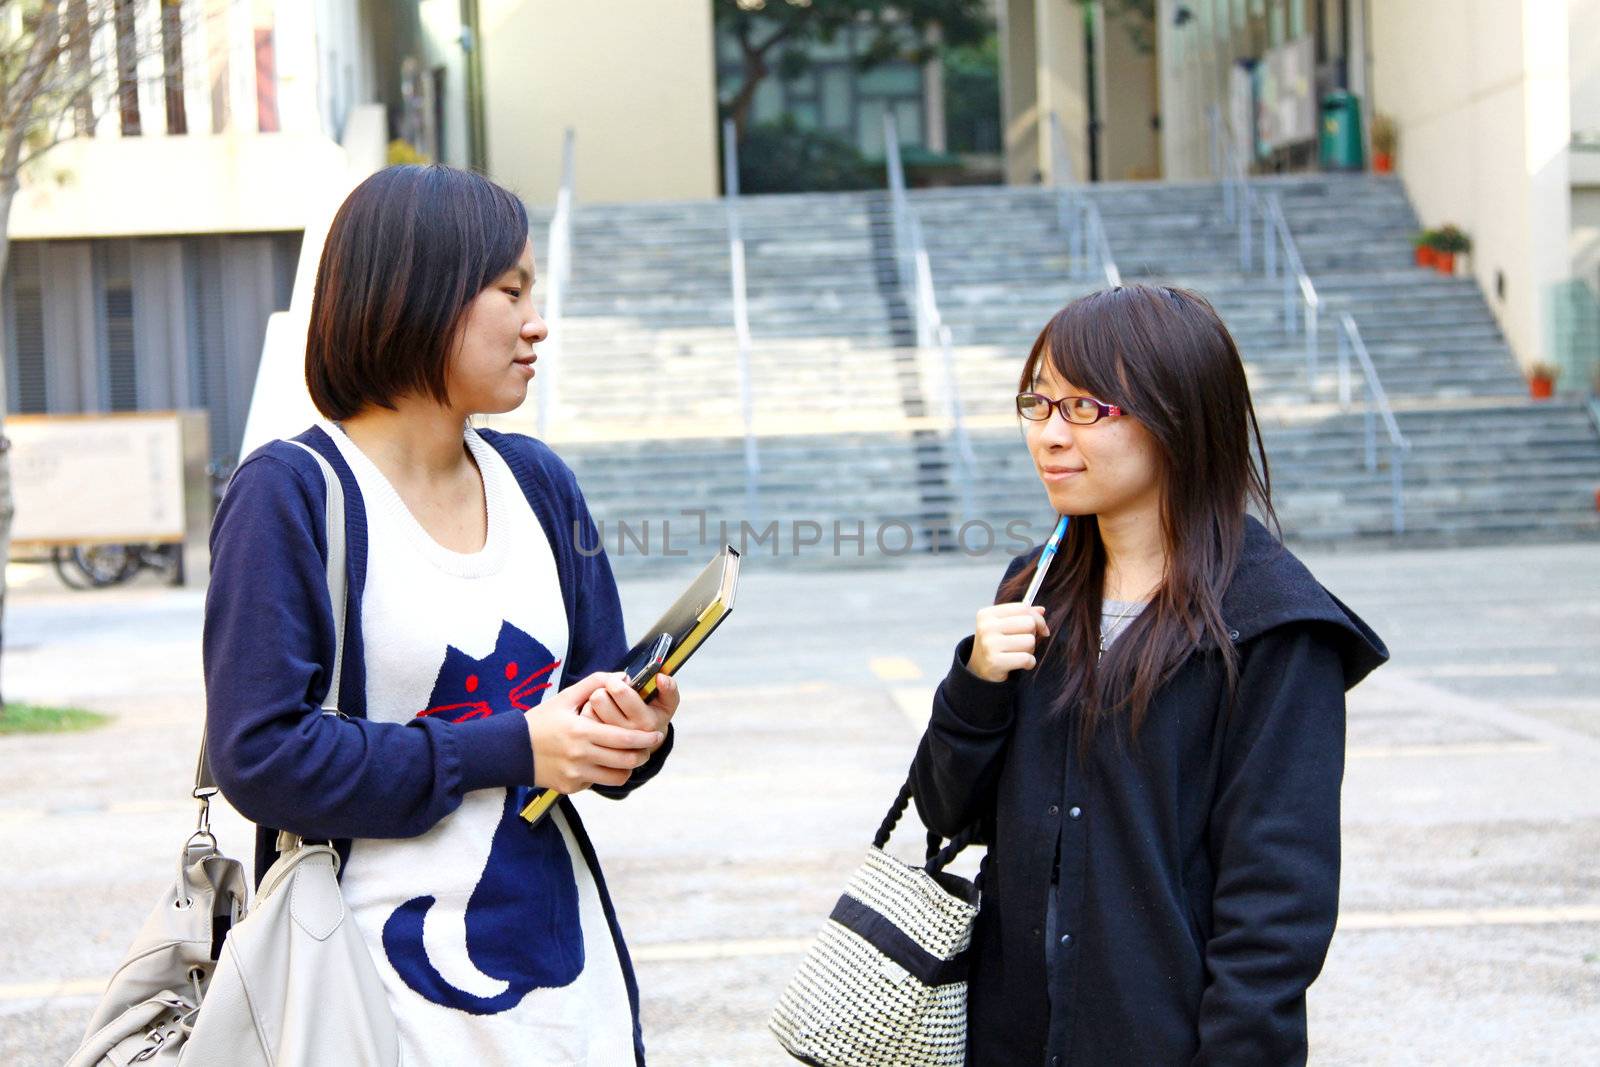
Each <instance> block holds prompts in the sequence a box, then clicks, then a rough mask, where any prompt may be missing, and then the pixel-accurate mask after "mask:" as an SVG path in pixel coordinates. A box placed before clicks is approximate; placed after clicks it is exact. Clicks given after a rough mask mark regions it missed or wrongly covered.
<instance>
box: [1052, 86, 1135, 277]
mask: <svg viewBox="0 0 1600 1067" xmlns="http://www.w3.org/2000/svg"><path fill="white" fill-rule="evenodd" d="M1049 127H1050V186H1051V188H1053V189H1054V190H1055V191H1056V223H1057V225H1059V226H1060V227H1061V229H1063V230H1065V231H1066V234H1067V259H1068V263H1069V264H1070V266H1069V271H1070V272H1071V274H1072V275H1073V276H1074V277H1078V276H1079V265H1080V264H1082V265H1083V268H1084V273H1088V274H1095V273H1098V274H1100V275H1102V276H1103V277H1104V278H1105V280H1106V285H1107V286H1109V287H1111V288H1113V289H1115V288H1116V287H1117V286H1119V285H1121V284H1122V272H1121V271H1120V270H1118V269H1117V263H1116V260H1115V259H1114V258H1113V257H1112V255H1111V242H1110V241H1109V240H1107V239H1106V227H1105V222H1104V221H1103V220H1102V219H1101V217H1100V208H1099V207H1098V206H1097V205H1096V204H1095V203H1094V201H1093V200H1090V199H1089V198H1088V197H1087V196H1084V195H1082V193H1081V192H1080V191H1079V188H1078V185H1077V183H1076V182H1074V181H1073V177H1072V150H1071V149H1070V148H1068V147H1067V135H1066V134H1065V133H1064V132H1063V131H1062V129H1061V117H1060V116H1059V115H1057V114H1056V113H1055V112H1054V111H1052V112H1050V115H1049Z"/></svg>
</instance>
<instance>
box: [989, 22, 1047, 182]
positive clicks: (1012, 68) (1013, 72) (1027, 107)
mask: <svg viewBox="0 0 1600 1067" xmlns="http://www.w3.org/2000/svg"><path fill="white" fill-rule="evenodd" d="M998 22H999V34H1000V108H1001V111H1002V112H1003V114H1002V116H1001V123H1002V126H1001V128H1002V138H1001V140H1002V146H1001V147H1002V148H1003V149H1004V151H1005V156H1006V182H1007V183H1008V184H1010V185H1032V184H1033V183H1035V182H1037V181H1038V180H1039V85H1038V80H1039V74H1038V71H1037V70H1036V69H1035V66H1034V55H1035V54H1036V51H1037V49H1036V48H1035V45H1034V25H1033V23H1034V0H1002V2H1001V3H1000V5H999V19H998Z"/></svg>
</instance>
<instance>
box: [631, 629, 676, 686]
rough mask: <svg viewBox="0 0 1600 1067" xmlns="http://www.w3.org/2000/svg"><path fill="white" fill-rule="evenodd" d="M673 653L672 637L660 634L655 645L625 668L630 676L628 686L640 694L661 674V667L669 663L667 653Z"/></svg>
mask: <svg viewBox="0 0 1600 1067" xmlns="http://www.w3.org/2000/svg"><path fill="white" fill-rule="evenodd" d="M671 651H672V635H671V634H659V635H657V637H656V639H655V643H654V644H652V645H651V646H650V647H649V648H647V649H645V651H644V652H642V653H640V655H639V656H638V657H637V658H636V659H634V661H633V662H632V663H630V664H628V666H626V667H624V668H623V673H624V674H626V675H627V676H628V685H629V686H630V687H632V689H633V690H634V692H638V691H639V690H641V689H643V688H644V687H645V686H646V685H648V684H649V683H650V679H652V678H654V677H655V676H656V675H657V674H660V673H661V667H662V665H663V664H665V663H666V662H667V653H669V652H671Z"/></svg>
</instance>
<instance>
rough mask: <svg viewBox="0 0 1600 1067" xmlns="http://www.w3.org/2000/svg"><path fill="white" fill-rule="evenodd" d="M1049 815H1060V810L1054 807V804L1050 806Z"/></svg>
mask: <svg viewBox="0 0 1600 1067" xmlns="http://www.w3.org/2000/svg"><path fill="white" fill-rule="evenodd" d="M1050 814H1051V815H1060V814H1061V808H1060V807H1059V806H1057V805H1055V804H1052V805H1050Z"/></svg>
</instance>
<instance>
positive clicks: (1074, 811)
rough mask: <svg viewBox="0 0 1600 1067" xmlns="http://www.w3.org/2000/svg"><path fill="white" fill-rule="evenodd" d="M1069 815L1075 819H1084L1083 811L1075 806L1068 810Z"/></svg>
mask: <svg viewBox="0 0 1600 1067" xmlns="http://www.w3.org/2000/svg"><path fill="white" fill-rule="evenodd" d="M1067 814H1068V815H1069V816H1070V817H1072V818H1074V819H1081V818H1083V809H1082V808H1080V807H1078V806H1077V805H1076V804H1074V805H1073V806H1072V807H1070V808H1068V809H1067Z"/></svg>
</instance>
